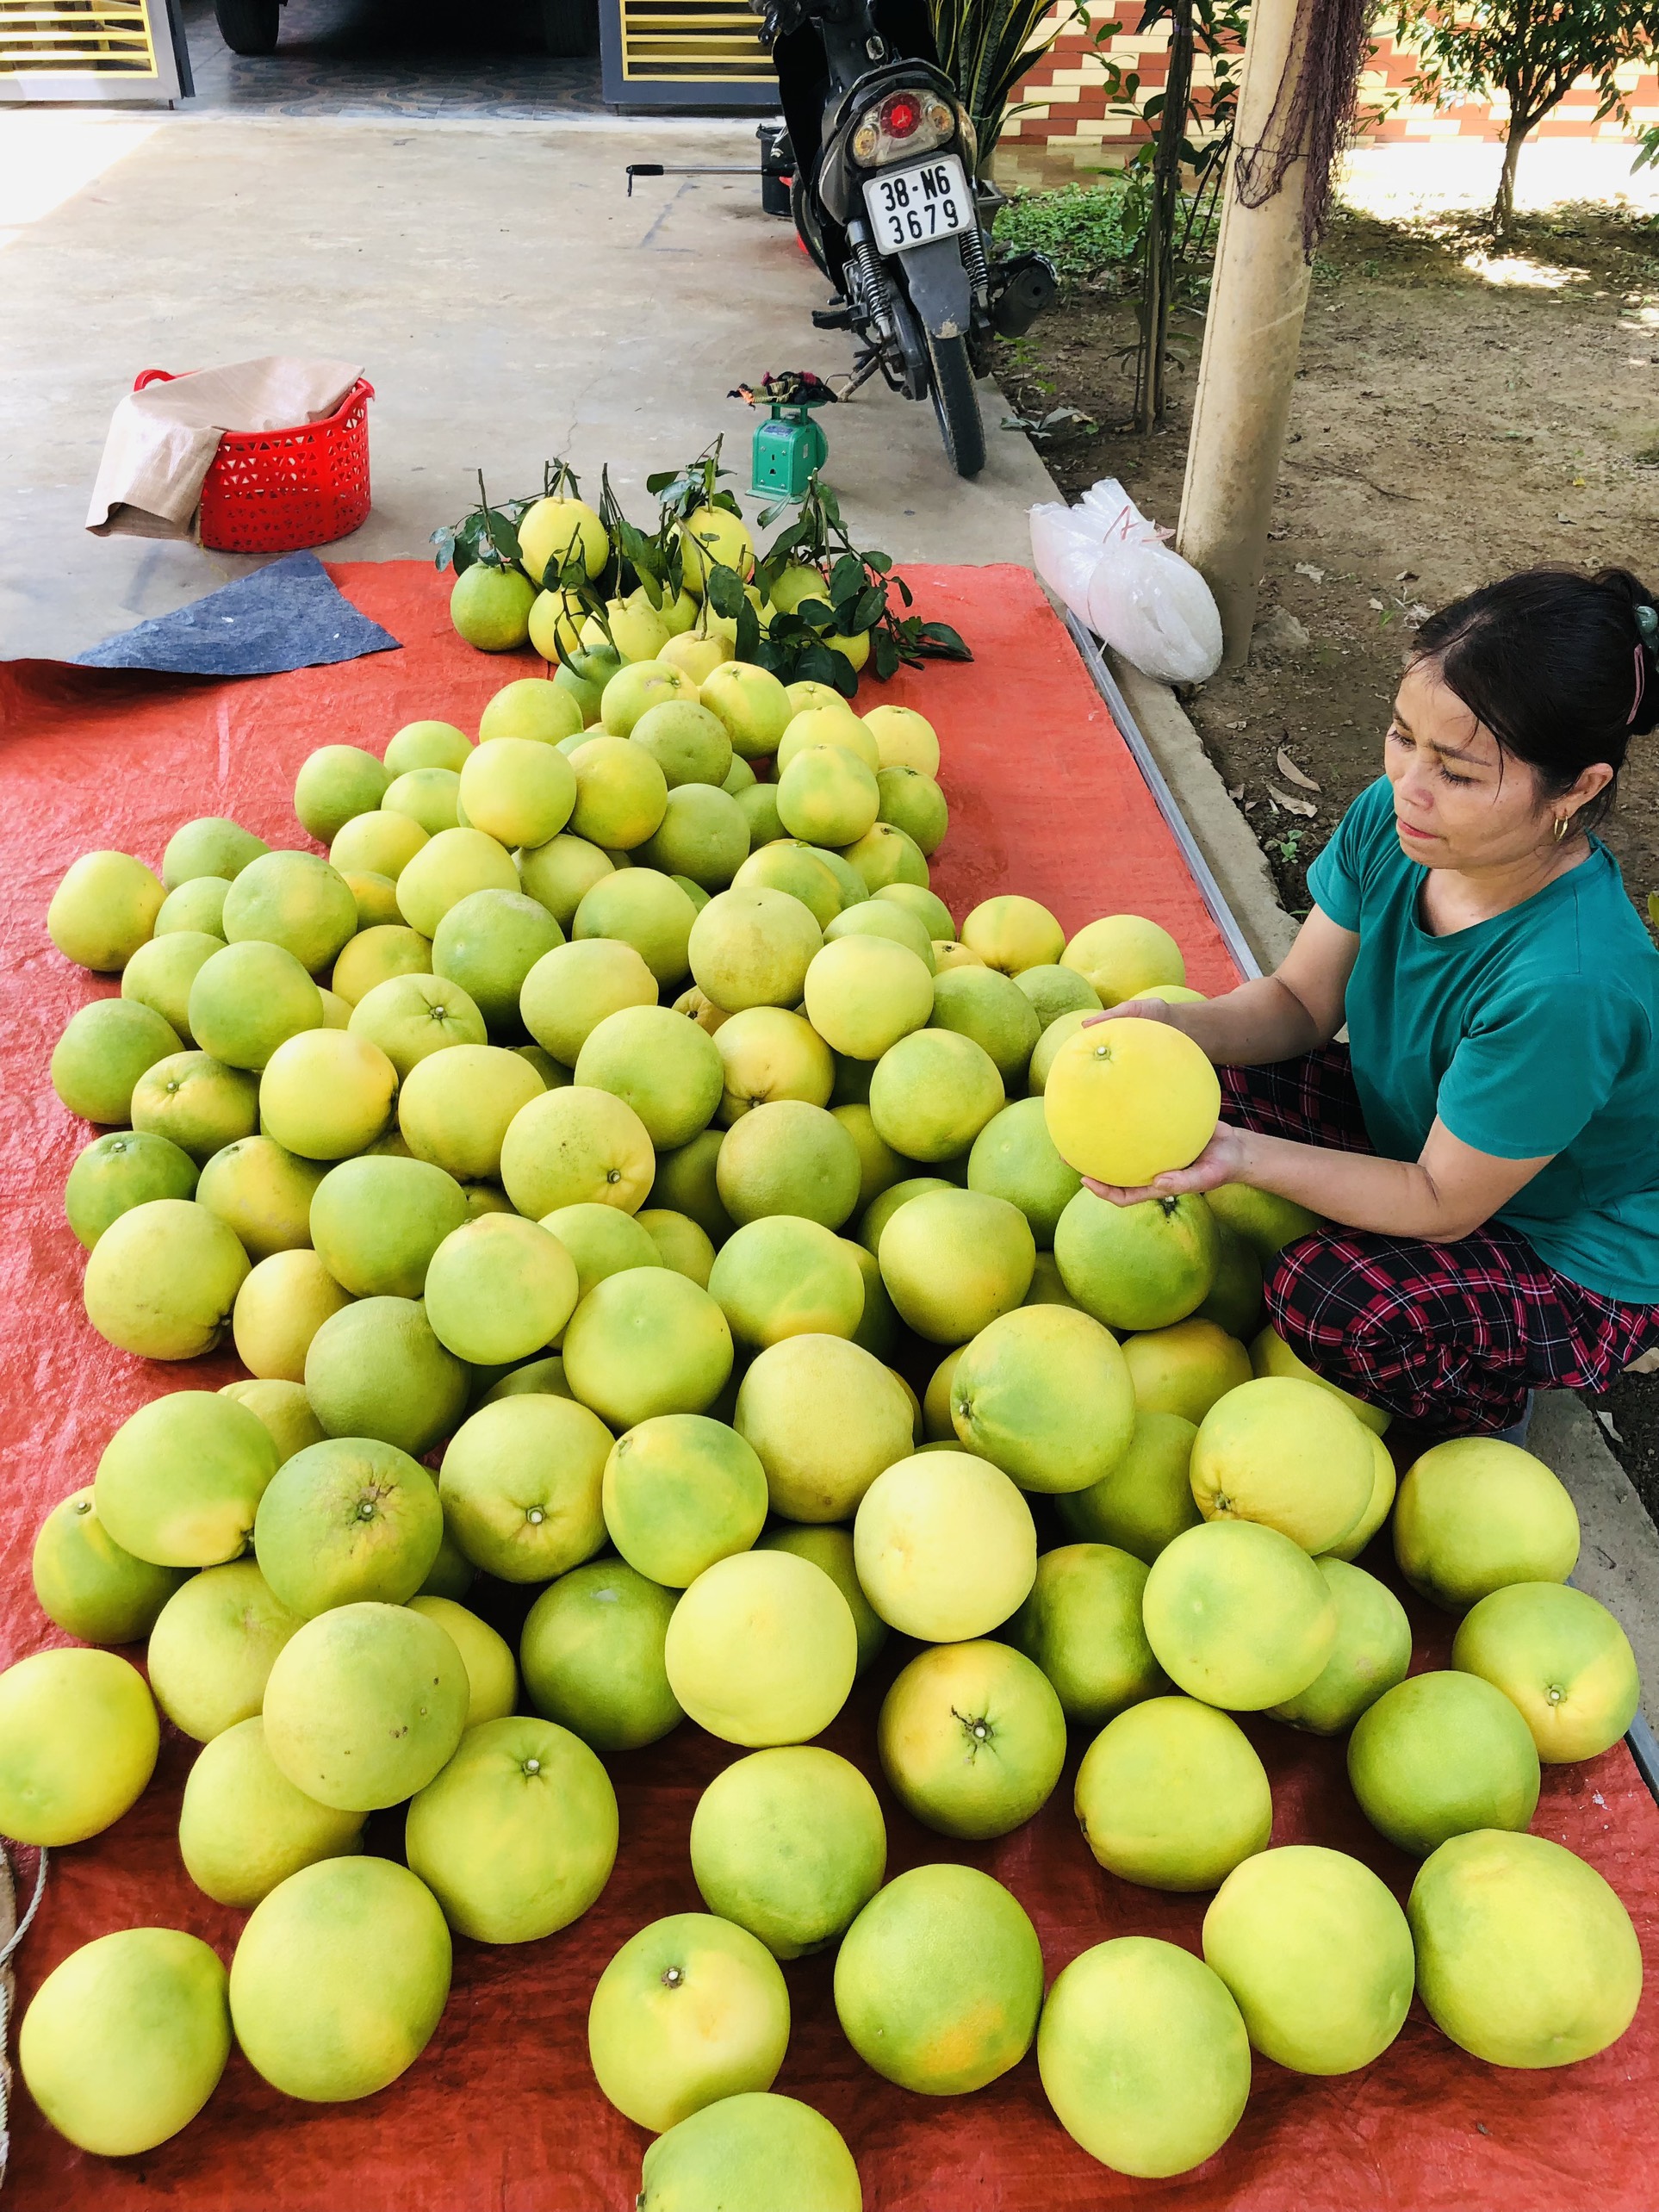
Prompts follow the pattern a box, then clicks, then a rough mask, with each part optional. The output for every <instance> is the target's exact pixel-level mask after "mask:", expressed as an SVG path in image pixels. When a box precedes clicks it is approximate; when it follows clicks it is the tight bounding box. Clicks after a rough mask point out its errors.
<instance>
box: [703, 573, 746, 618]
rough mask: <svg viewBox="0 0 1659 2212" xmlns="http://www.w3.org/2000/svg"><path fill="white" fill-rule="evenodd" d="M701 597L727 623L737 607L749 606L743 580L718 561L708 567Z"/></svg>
mask: <svg viewBox="0 0 1659 2212" xmlns="http://www.w3.org/2000/svg"><path fill="white" fill-rule="evenodd" d="M703 596H704V598H705V600H707V601H708V603H709V605H710V606H711V607H712V608H713V609H714V612H716V613H717V614H724V616H725V618H726V619H727V620H728V621H730V619H731V618H732V617H733V616H734V615H735V614H736V612H737V610H738V608H739V607H742V606H748V605H749V600H748V597H747V595H746V593H744V590H743V578H742V577H741V576H740V575H738V573H737V571H736V569H728V568H727V567H726V566H725V565H724V562H719V561H716V562H713V563H712V565H711V567H710V569H709V572H708V578H707V581H705V584H704V586H703Z"/></svg>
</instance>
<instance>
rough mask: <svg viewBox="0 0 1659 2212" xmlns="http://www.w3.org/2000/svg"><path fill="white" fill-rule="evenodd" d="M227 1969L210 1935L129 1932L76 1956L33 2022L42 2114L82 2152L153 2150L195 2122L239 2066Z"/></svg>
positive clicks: (30, 2045)
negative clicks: (224, 2077) (229, 2067)
mask: <svg viewBox="0 0 1659 2212" xmlns="http://www.w3.org/2000/svg"><path fill="white" fill-rule="evenodd" d="M230 2046H231V2023H230V2008H229V2004H228V2003H227V1995H226V1979H225V1969H224V1967H222V1966H221V1964H220V1962H219V1960H218V1958H217V1956H216V1955H215V1954H214V1952H213V1951H211V1950H210V1949H209V1948H208V1946H207V1944H205V1943H204V1942H202V1940H201V1938H200V1937H199V1936H187V1935H185V1934H184V1933H183V1930H182V1929H177V1928H124V1929H119V1930H118V1931H117V1932H116V1933H115V1935H113V1936H100V1937H98V1938H97V1940H96V1942H90V1943H84V1944H83V1945H82V1946H81V1948H80V1949H79V1950H78V1951H71V1954H70V1955H69V1956H68V1958H66V1959H65V1960H64V1961H63V1962H62V1964H61V1965H60V1966H59V1967H55V1968H54V1969H53V1972H52V1973H49V1974H48V1975H47V1978H46V1979H45V1980H44V1981H43V1982H42V1983H41V1985H40V1988H39V1989H38V1990H37V1991H36V1992H35V1994H34V1998H33V1999H32V2000H31V2002H30V2004H29V2007H28V2011H27V2012H26V2013H25V2014H24V2016H23V2024H22V2030H21V2032H20V2035H19V2037H18V2045H17V2057H18V2063H19V2065H20V2066H21V2067H22V2074H23V2079H24V2081H25V2082H26V2083H27V2084H28V2091H29V2094H30V2096H31V2097H33V2098H34V2102H35V2103H36V2104H37V2105H38V2106H39V2107H40V2110H41V2111H42V2112H43V2113H44V2114H45V2116H46V2117H47V2119H48V2120H49V2121H50V2122H51V2123H52V2125H53V2127H54V2128H56V2129H57V2130H58V2132H59V2134H61V2135H65V2136H67V2137H68V2139H69V2141H71V2143H73V2144H74V2145H75V2146H76V2147H77V2148H78V2149H79V2150H83V2151H90V2152H92V2153H96V2155H98V2156H100V2157H103V2158H123V2157H128V2156H132V2155H134V2154H136V2153H139V2152H142V2151H149V2150H153V2149H154V2148H155V2147H156V2145H157V2144H158V2143H165V2141H167V2140H168V2138H169V2137H170V2136H172V2135H176V2134H177V2133H178V2131H179V2130H180V2128H186V2127H188V2126H189V2125H190V2122H191V2121H192V2120H194V2119H195V2117H196V2114H197V2113H198V2112H199V2111H200V2110H201V2109H202V2106H203V2105H204V2104H205V2103H207V2102H208V2098H209V2097H211V2096H212V2095H213V2092H214V2090H215V2089H216V2088H217V2086H218V2085H219V2078H220V2076H221V2074H222V2073H223V2072H224V2071H225V2062H226V2060H227V2059H228V2058H229V2056H230Z"/></svg>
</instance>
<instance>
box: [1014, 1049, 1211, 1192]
mask: <svg viewBox="0 0 1659 2212" xmlns="http://www.w3.org/2000/svg"><path fill="white" fill-rule="evenodd" d="M1042 1095H1043V1108H1044V1111H1045V1113H1046V1115H1047V1122H1048V1134H1049V1135H1050V1136H1051V1137H1053V1140H1054V1143H1055V1145H1056V1146H1057V1147H1058V1149H1059V1155H1060V1158H1061V1159H1063V1160H1065V1161H1066V1163H1067V1164H1068V1165H1070V1166H1072V1167H1074V1168H1076V1169H1077V1171H1078V1173H1079V1174H1080V1175H1086V1176H1089V1177H1091V1178H1092V1179H1093V1180H1094V1181H1095V1182H1097V1183H1108V1184H1115V1185H1118V1186H1122V1187H1124V1188H1127V1189H1130V1190H1135V1189H1138V1188H1140V1186H1141V1185H1142V1184H1148V1183H1150V1182H1152V1181H1153V1177H1156V1176H1159V1175H1163V1174H1165V1173H1166V1172H1167V1171H1170V1170H1171V1169H1173V1168H1178V1167H1188V1166H1190V1165H1191V1164H1192V1162H1193V1161H1194V1160H1195V1159H1197V1157H1198V1155H1199V1153H1201V1152H1202V1150H1203V1149H1204V1146H1206V1145H1207V1144H1208V1143H1209V1140H1210V1139H1211V1137H1213V1136H1214V1135H1215V1124H1216V1122H1218V1121H1219V1120H1220V1119H1221V1084H1220V1082H1219V1080H1218V1079H1217V1077H1216V1073H1215V1069H1214V1068H1213V1067H1212V1066H1210V1064H1209V1059H1207V1058H1206V1057H1205V1055H1204V1053H1202V1051H1201V1050H1200V1048H1199V1047H1197V1046H1196V1045H1195V1044H1194V1043H1193V1041H1192V1040H1191V1038H1190V1037H1187V1036H1184V1035H1182V1033H1181V1031H1180V1030H1178V1029H1171V1028H1169V1027H1168V1026H1167V1025H1166V1024H1165V1023H1164V1022H1141V1021H1138V1020H1136V1019H1135V1018H1134V1016H1128V1017H1127V1018H1126V1019H1125V1020H1123V1021H1121V1022H1098V1023H1097V1024H1096V1025H1095V1026H1094V1027H1093V1028H1079V1029H1078V1033H1077V1035H1075V1036H1072V1037H1068V1038H1067V1039H1066V1042H1065V1043H1064V1044H1062V1045H1061V1046H1060V1047H1059V1051H1058V1052H1057V1053H1055V1054H1054V1057H1053V1061H1052V1062H1051V1063H1050V1066H1049V1069H1048V1076H1047V1082H1046V1083H1045V1084H1044V1086H1043V1094H1042Z"/></svg>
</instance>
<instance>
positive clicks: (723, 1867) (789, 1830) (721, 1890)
mask: <svg viewBox="0 0 1659 2212" xmlns="http://www.w3.org/2000/svg"><path fill="white" fill-rule="evenodd" d="M691 1862H692V1873H693V1877H694V1879H695V1880H696V1883H697V1886H698V1888H699V1891H700V1892H702V1896H703V1901H704V1903H705V1904H706V1905H707V1906H708V1908H709V1910H710V1911H711V1912H718V1913H719V1914H720V1915H721V1916H722V1917H723V1918H724V1919H726V1920H730V1921H732V1922H735V1923H736V1925H737V1926H738V1927H740V1928H745V1929H748V1930H749V1934H750V1935H751V1936H758V1937H759V1938H760V1940H761V1942H762V1943H764V1944H765V1945H766V1947H767V1950H768V1951H770V1952H771V1953H772V1954H773V1956H774V1958H779V1959H798V1958H801V1957H803V1956H805V1954H807V1953H808V1952H811V1951H821V1950H823V1949H824V1948H826V1947H827V1946H828V1945H829V1944H830V1943H833V1942H835V1941H836V1937H837V1936H840V1935H841V1934H842V1932H843V1930H844V1929H847V1928H848V1926H849V1925H850V1924H851V1923H852V1922H853V1920H854V1918H855V1917H857V1915H858V1914H859V1913H860V1912H861V1911H862V1910H863V1908H864V1906H865V1905H866V1904H867V1903H868V1902H869V1900H870V1898H872V1897H873V1896H874V1894H875V1892H876V1891H877V1890H878V1889H879V1887H880V1886H881V1878H882V1875H883V1873H885V1870H886V1863H887V1830H886V1824H885V1822H884V1821H883V1819H882V1817H881V1806H880V1804H879V1800H878V1799H877V1797H876V1793H875V1792H874V1791H873V1789H872V1788H871V1786H870V1785H869V1783H868V1782H867V1780H865V1778H864V1776H863V1775H862V1774H861V1773H860V1772H859V1770H858V1768H856V1767H854V1766H853V1765H851V1764H850V1762H848V1761H847V1760H845V1759H842V1758H840V1757H838V1756H837V1755H836V1753H835V1752H833V1751H825V1750H821V1749H818V1748H817V1746H815V1745H812V1744H790V1745H780V1746H779V1747H778V1748H776V1749H772V1750H767V1751H754V1752H751V1753H750V1754H749V1756H748V1757H747V1758H745V1759H739V1760H736V1762H734V1763H733V1764H732V1765H731V1766H730V1767H728V1768H725V1770H724V1773H722V1774H717V1775H716V1776H715V1778H714V1780H712V1781H711V1783H710V1784H709V1786H708V1787H707V1788H706V1789H705V1791H704V1793H703V1794H702V1796H701V1797H700V1798H699V1800H698V1805H697V1810H696V1811H695V1813H694V1814H693V1817H692V1826H691Z"/></svg>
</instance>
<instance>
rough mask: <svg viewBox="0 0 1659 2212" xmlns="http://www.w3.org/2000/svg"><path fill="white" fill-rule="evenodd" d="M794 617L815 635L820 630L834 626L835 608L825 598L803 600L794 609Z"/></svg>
mask: <svg viewBox="0 0 1659 2212" xmlns="http://www.w3.org/2000/svg"><path fill="white" fill-rule="evenodd" d="M795 619H796V621H797V622H798V623H799V624H801V627H802V629H803V630H810V631H811V633H812V634H813V635H814V636H815V637H816V636H817V633H818V632H819V631H823V630H830V629H833V628H834V626H835V620H836V610H835V608H834V607H833V606H830V604H829V601H828V600H802V601H801V603H800V605H799V606H798V607H797V608H796V609H795Z"/></svg>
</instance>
